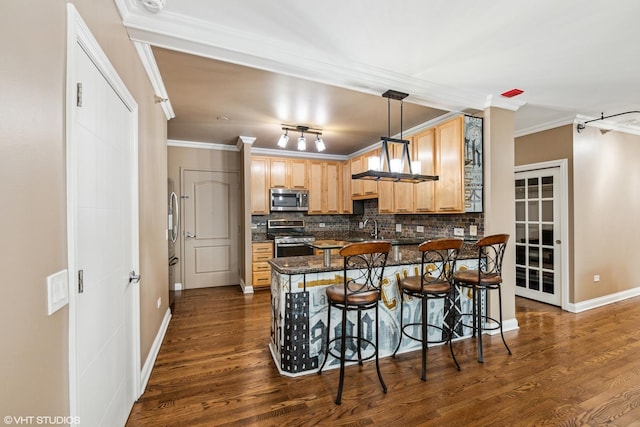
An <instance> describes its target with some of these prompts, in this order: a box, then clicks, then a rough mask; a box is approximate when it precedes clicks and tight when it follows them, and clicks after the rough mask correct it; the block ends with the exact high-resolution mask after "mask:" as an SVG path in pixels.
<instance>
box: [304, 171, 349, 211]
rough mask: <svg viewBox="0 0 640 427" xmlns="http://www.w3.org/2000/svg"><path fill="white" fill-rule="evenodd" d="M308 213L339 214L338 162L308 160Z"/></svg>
mask: <svg viewBox="0 0 640 427" xmlns="http://www.w3.org/2000/svg"><path fill="white" fill-rule="evenodd" d="M308 181H309V211H308V212H307V213H308V214H339V213H342V212H341V201H342V194H343V189H342V185H341V184H342V175H341V167H340V162H337V161H322V160H310V161H309V178H308Z"/></svg>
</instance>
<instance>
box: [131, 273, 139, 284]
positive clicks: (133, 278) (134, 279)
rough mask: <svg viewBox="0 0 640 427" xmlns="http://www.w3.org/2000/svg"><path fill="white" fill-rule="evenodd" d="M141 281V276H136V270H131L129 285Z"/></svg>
mask: <svg viewBox="0 0 640 427" xmlns="http://www.w3.org/2000/svg"><path fill="white" fill-rule="evenodd" d="M139 281H140V275H139V274H136V271H135V270H131V272H130V273H129V283H138V282H139Z"/></svg>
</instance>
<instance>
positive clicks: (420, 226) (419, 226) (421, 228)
mask: <svg viewBox="0 0 640 427" xmlns="http://www.w3.org/2000/svg"><path fill="white" fill-rule="evenodd" d="M416 231H417V232H418V233H424V226H422V225H418V226H417V227H416Z"/></svg>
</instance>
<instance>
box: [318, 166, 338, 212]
mask: <svg viewBox="0 0 640 427" xmlns="http://www.w3.org/2000/svg"><path fill="white" fill-rule="evenodd" d="M322 186H323V191H322V194H323V196H324V197H323V198H324V200H323V201H324V202H325V203H324V204H323V207H322V208H323V209H322V211H323V212H324V213H328V214H337V213H340V164H339V163H338V162H325V164H324V167H323V174H322Z"/></svg>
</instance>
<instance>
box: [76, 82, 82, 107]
mask: <svg viewBox="0 0 640 427" xmlns="http://www.w3.org/2000/svg"><path fill="white" fill-rule="evenodd" d="M76 106H77V107H82V83H76Z"/></svg>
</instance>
